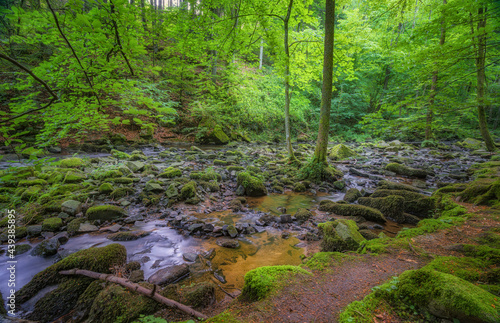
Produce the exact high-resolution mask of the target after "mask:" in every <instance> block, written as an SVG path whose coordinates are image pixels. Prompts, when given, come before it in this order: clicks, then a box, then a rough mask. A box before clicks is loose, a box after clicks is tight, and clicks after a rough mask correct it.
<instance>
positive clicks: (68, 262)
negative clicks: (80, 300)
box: [16, 243, 127, 304]
mask: <svg viewBox="0 0 500 323" xmlns="http://www.w3.org/2000/svg"><path fill="white" fill-rule="evenodd" d="M126 260H127V250H126V249H125V247H124V246H122V245H120V244H117V243H114V244H110V245H108V246H106V247H102V248H89V249H84V250H80V251H77V252H75V253H73V254H71V255H69V256H68V257H66V258H64V259H62V260H61V261H59V262H57V263H55V264H53V265H52V266H50V267H48V268H46V269H44V270H42V271H41V272H39V273H38V274H36V275H35V276H34V277H33V279H32V280H31V281H30V282H29V283H28V284H26V285H25V286H24V287H22V288H21V289H20V290H19V291H18V292H17V294H16V300H17V301H18V302H19V304H23V303H25V302H26V301H28V300H29V299H30V298H32V297H33V296H35V295H36V294H37V293H38V292H39V291H40V290H42V289H43V288H45V287H47V286H50V285H54V284H58V283H60V282H62V281H64V280H65V278H66V279H67V276H64V275H60V274H59V272H60V271H61V270H69V269H73V268H79V269H86V270H91V271H96V272H100V273H110V271H109V270H110V268H111V267H113V266H114V265H122V264H125V261H126Z"/></svg>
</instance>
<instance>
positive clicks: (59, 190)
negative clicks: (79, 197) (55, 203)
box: [50, 184, 83, 196]
mask: <svg viewBox="0 0 500 323" xmlns="http://www.w3.org/2000/svg"><path fill="white" fill-rule="evenodd" d="M53 187H54V189H53V190H52V191H50V195H51V196H57V195H66V194H68V193H72V192H76V191H79V190H81V189H83V186H82V185H80V184H65V185H55V186H53Z"/></svg>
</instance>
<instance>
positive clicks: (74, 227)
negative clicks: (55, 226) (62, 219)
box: [66, 218, 87, 236]
mask: <svg viewBox="0 0 500 323" xmlns="http://www.w3.org/2000/svg"><path fill="white" fill-rule="evenodd" d="M86 221H87V219H85V218H76V219H73V220H71V222H69V223H68V226H67V228H66V231H67V232H68V234H69V235H70V236H73V235H75V234H76V233H77V232H78V229H80V224H82V223H85V222H86Z"/></svg>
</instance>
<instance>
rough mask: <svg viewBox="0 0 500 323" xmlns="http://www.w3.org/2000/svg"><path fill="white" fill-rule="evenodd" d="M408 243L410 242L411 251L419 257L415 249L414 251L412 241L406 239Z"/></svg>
mask: <svg viewBox="0 0 500 323" xmlns="http://www.w3.org/2000/svg"><path fill="white" fill-rule="evenodd" d="M406 241H408V245H409V246H410V249H411V251H413V253H414V254H416V255H419V253H418V252H416V251H415V249H413V246H412V245H411V242H410V239H409V238H406Z"/></svg>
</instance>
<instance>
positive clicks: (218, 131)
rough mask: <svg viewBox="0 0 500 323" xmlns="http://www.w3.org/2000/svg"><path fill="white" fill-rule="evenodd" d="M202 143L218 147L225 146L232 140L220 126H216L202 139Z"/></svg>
mask: <svg viewBox="0 0 500 323" xmlns="http://www.w3.org/2000/svg"><path fill="white" fill-rule="evenodd" d="M199 141H200V142H202V143H213V144H216V145H225V144H227V143H229V141H230V139H229V137H228V136H227V135H226V133H225V132H224V130H222V127H221V126H220V125H216V126H215V127H214V128H213V129H212V130H211V131H208V132H207V134H206V135H205V136H204V137H202V138H201V139H200V140H199Z"/></svg>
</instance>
